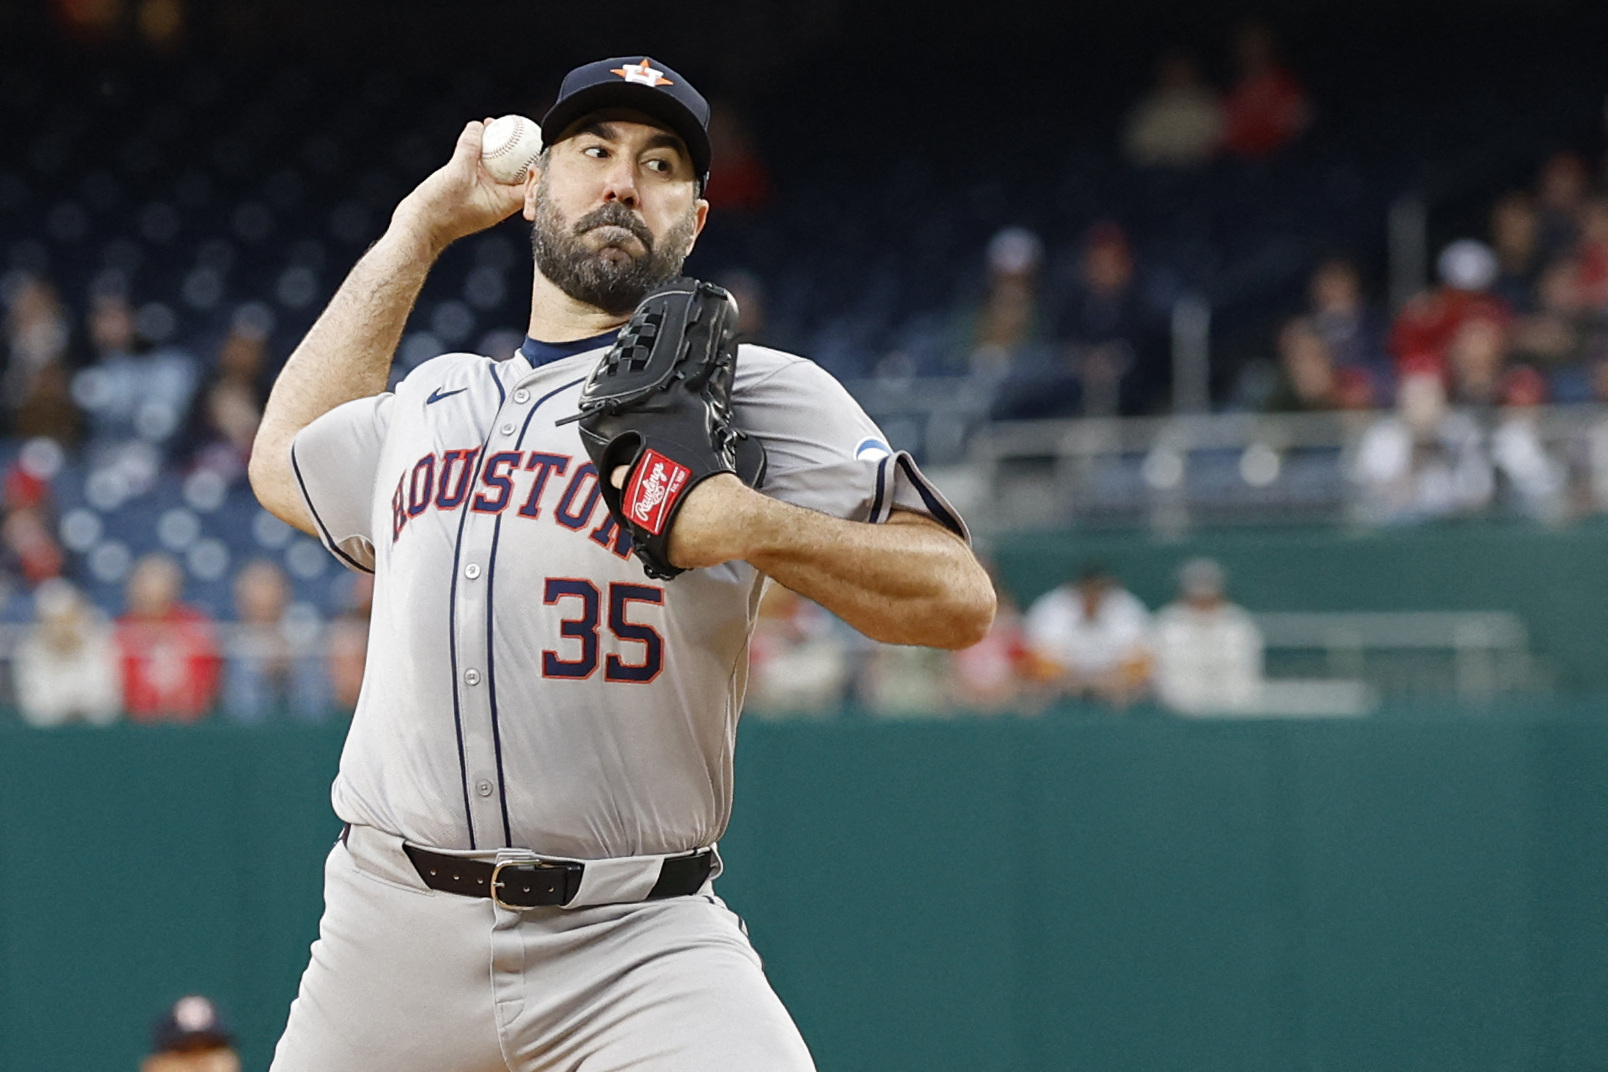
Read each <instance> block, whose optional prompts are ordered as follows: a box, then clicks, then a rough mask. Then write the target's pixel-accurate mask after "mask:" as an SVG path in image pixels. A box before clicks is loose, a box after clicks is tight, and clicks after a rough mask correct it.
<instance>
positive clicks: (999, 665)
mask: <svg viewBox="0 0 1608 1072" xmlns="http://www.w3.org/2000/svg"><path fill="white" fill-rule="evenodd" d="M998 588H999V586H998V585H996V586H995V589H996V594H997V597H998V600H999V609H998V610H997V611H996V612H995V614H994V624H993V626H992V627H990V628H989V630H988V635H987V636H986V637H984V638H983V639H982V640H981V641H979V642H978V643H976V644H973V645H972V646H971V647H969V648H965V649H963V650H961V651H957V652H955V653H954V654H953V656H952V657H951V658H950V660H949V694H950V696H951V697H952V698H953V699H954V702H955V703H956V704H957V705H958V706H960V707H962V708H965V709H966V710H968V711H974V712H978V713H983V714H994V713H997V712H1000V711H1010V710H1021V709H1022V707H1023V706H1024V705H1025V706H1027V707H1030V708H1031V707H1037V706H1038V701H1039V700H1041V699H1042V697H1041V695H1040V693H1041V692H1042V691H1043V690H1042V688H1041V686H1042V684H1043V681H1044V679H1046V678H1048V677H1051V676H1053V674H1054V673H1055V672H1056V671H1055V669H1054V668H1049V667H1042V666H1041V664H1040V663H1039V661H1038V660H1037V659H1036V658H1035V657H1034V655H1033V650H1032V648H1031V647H1030V646H1029V645H1028V642H1027V634H1026V632H1025V631H1024V626H1023V621H1022V612H1021V610H1020V609H1018V607H1017V606H1016V601H1015V600H1014V599H1012V598H1011V596H1010V593H1008V592H1004V591H999V590H998Z"/></svg>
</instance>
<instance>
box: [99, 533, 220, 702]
mask: <svg viewBox="0 0 1608 1072" xmlns="http://www.w3.org/2000/svg"><path fill="white" fill-rule="evenodd" d="M183 590H184V573H183V571H182V570H181V569H180V568H179V564H178V563H177V562H175V561H174V560H173V559H172V558H170V557H168V556H167V555H163V554H153V555H147V556H145V557H144V558H142V559H140V560H139V562H137V563H135V565H134V570H133V572H132V573H131V574H130V575H129V579H128V587H127V590H126V598H127V601H128V611H127V613H125V614H124V615H123V616H122V617H121V618H119V619H118V620H117V647H118V651H119V653H120V654H121V656H122V660H123V705H124V708H125V710H126V712H127V714H128V717H129V718H130V719H131V720H132V721H135V722H162V721H172V722H195V721H198V720H199V719H201V718H203V717H205V716H206V714H207V713H208V712H210V711H211V710H212V706H213V703H214V702H215V701H216V699H217V694H218V676H219V668H220V667H221V665H222V659H221V658H220V656H219V652H218V644H217V639H216V637H215V636H214V634H213V629H212V622H211V620H210V619H209V618H208V617H207V616H206V614H205V613H204V612H203V611H201V610H200V609H198V608H196V607H192V606H190V605H189V604H187V603H183V602H180V596H181V595H182V594H183Z"/></svg>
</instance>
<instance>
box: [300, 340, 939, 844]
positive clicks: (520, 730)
mask: <svg viewBox="0 0 1608 1072" xmlns="http://www.w3.org/2000/svg"><path fill="white" fill-rule="evenodd" d="M610 341H612V338H610V337H605V338H601V339H597V340H589V341H587V342H585V343H582V344H572V345H570V346H567V347H554V346H544V345H542V344H535V343H529V342H527V344H526V347H525V349H524V350H522V351H521V352H520V353H518V354H516V355H515V356H514V357H512V358H510V359H508V360H506V361H500V362H499V361H493V360H491V359H489V358H486V357H481V356H477V355H473V354H447V355H444V356H442V357H438V358H436V359H434V360H432V361H429V362H426V363H425V364H423V365H421V366H419V367H418V368H417V369H415V370H414V371H413V372H412V373H411V374H410V375H409V376H408V377H407V378H406V379H405V380H403V381H402V382H401V383H400V384H399V385H398V386H397V389H396V391H395V393H393V394H382V395H379V396H376V397H374V398H367V399H361V400H358V401H355V402H349V403H347V404H346V405H343V406H340V407H338V408H336V409H335V410H332V411H331V412H330V413H327V414H325V415H324V416H323V417H320V418H319V419H318V420H316V421H314V422H313V423H312V424H310V425H309V426H308V427H307V428H305V429H303V430H302V432H301V433H300V434H299V435H298V436H297V437H296V440H295V442H294V444H293V446H292V449H291V461H292V464H293V467H294V469H295V472H296V476H297V479H298V481H299V482H300V484H301V489H302V494H303V496H304V497H305V499H306V502H307V505H308V507H309V508H310V509H311V511H312V514H313V516H314V518H315V520H316V522H317V526H318V529H319V532H320V534H321V537H322V539H323V541H324V543H325V545H326V546H327V547H328V548H329V550H330V551H331V552H332V553H334V554H335V555H336V556H337V557H338V558H339V559H340V560H341V561H342V562H344V563H345V564H346V565H348V566H350V567H352V568H354V569H360V570H371V571H373V572H374V573H375V574H376V584H375V593H374V609H373V619H372V625H371V627H370V641H369V649H368V650H369V655H368V666H367V669H366V671H365V674H364V680H363V689H362V693H361V696H360V698H359V700H358V705H357V711H356V714H355V715H354V717H353V722H352V728H351V732H350V734H349V736H348V738H347V742H346V748H345V751H344V753H343V754H342V756H341V766H340V774H339V776H338V777H337V779H336V782H335V787H334V791H333V797H334V805H335V811H336V813H337V814H338V815H339V816H340V817H341V818H342V819H344V820H346V821H347V822H350V823H354V824H359V825H365V826H373V827H377V828H379V829H380V830H384V831H389V832H391V833H393V834H397V835H400V836H401V837H403V838H404V839H406V840H408V841H410V842H413V843H416V844H419V845H427V846H436V847H440V848H445V849H466V850H474V849H478V850H494V849H497V848H501V847H519V848H526V849H531V850H534V851H536V852H538V853H544V854H550V855H553V856H562V857H571V858H578V859H602V858H609V857H620V856H638V855H650V854H659V853H674V852H682V851H687V850H691V849H694V848H699V847H702V846H706V845H710V844H712V843H714V842H715V841H716V839H718V838H719V837H720V835H721V833H722V832H723V831H724V830H725V827H726V821H727V818H728V816H729V815H730V810H731V796H732V751H733V745H734V742H735V734H736V724H737V716H738V711H739V709H740V707H741V705H742V697H743V688H744V684H745V682H746V678H747V662H748V660H747V645H748V636H749V632H750V630H751V629H752V627H753V624H754V616H755V611H756V608H757V606H758V603H759V597H760V594H761V590H762V587H763V584H764V578H763V576H762V575H760V574H759V573H758V571H756V570H755V569H754V568H753V567H752V566H750V565H748V564H747V563H745V562H732V563H727V564H725V565H722V566H718V567H715V568H710V569H699V570H693V571H690V572H688V573H685V574H682V575H681V576H679V577H677V578H676V579H675V580H673V581H670V582H654V581H650V580H649V579H648V578H647V577H646V576H645V575H644V573H643V571H642V567H641V565H640V563H639V562H638V561H637V559H636V558H634V557H633V556H632V555H631V554H630V543H629V538H628V537H627V536H626V535H625V533H624V532H623V530H621V529H620V528H619V526H617V525H616V524H615V522H614V521H613V519H612V518H611V517H610V516H609V513H608V510H607V507H606V506H605V505H604V504H603V503H602V501H601V496H600V494H599V491H598V476H597V472H596V470H595V468H594V467H593V465H592V464H591V462H590V461H589V460H588V458H587V456H586V453H585V451H584V449H583V448H582V446H581V443H580V438H579V434H578V432H577V430H576V426H575V425H574V424H566V425H562V426H556V425H555V422H556V421H557V420H559V419H560V418H563V417H567V416H570V415H571V414H573V413H574V412H575V409H576V399H577V396H578V394H579V392H580V387H581V383H582V381H583V380H584V378H585V377H586V376H587V374H588V373H589V372H590V371H591V369H592V367H593V365H594V364H595V363H596V361H597V359H598V357H599V356H600V353H601V347H602V346H603V345H606V344H607V343H608V342H610ZM576 351H580V352H576ZM733 403H734V411H735V414H736V419H737V423H738V425H739V426H740V427H742V428H744V429H746V430H747V431H749V432H750V433H751V434H753V435H756V436H757V437H758V438H759V439H761V440H762V441H763V442H764V444H765V447H766V448H767V450H768V451H769V456H770V468H769V473H768V475H767V476H766V479H765V483H764V485H763V489H762V490H763V491H764V492H765V493H766V494H768V495H772V496H774V497H776V498H778V499H781V500H783V501H786V502H790V503H794V504H796V505H798V506H802V507H807V508H810V509H813V510H818V511H821V512H823V513H827V514H831V515H834V516H836V517H841V518H847V519H850V520H855V521H869V522H882V521H885V520H886V519H887V517H888V515H889V513H890V512H891V511H892V510H894V509H896V508H897V509H903V510H912V511H916V512H919V513H923V514H926V515H928V516H930V517H932V518H933V519H935V520H937V521H938V522H940V523H942V524H944V525H946V526H948V527H949V528H951V529H952V530H954V531H955V532H957V533H959V534H960V535H962V536H965V535H966V530H965V526H964V523H963V522H962V521H961V519H960V517H959V515H958V514H957V513H956V512H955V511H954V510H953V509H952V508H951V507H950V506H949V504H948V503H947V502H946V501H945V500H944V498H943V496H942V495H940V494H939V493H938V492H937V490H935V489H934V488H933V487H932V486H931V484H930V483H929V482H928V481H927V480H926V479H925V478H924V477H923V476H922V474H921V473H920V471H919V470H918V469H917V467H916V465H915V463H914V461H912V459H911V458H910V456H909V455H908V454H906V453H903V452H894V451H891V450H890V449H889V448H888V446H887V444H886V441H885V439H884V438H883V435H882V433H881V431H880V430H878V428H877V427H876V425H875V424H874V423H873V422H872V421H871V419H870V418H869V417H867V416H866V414H865V412H864V411H863V410H862V409H861V408H860V406H859V405H858V404H857V403H856V402H855V401H854V399H853V398H852V397H850V395H849V394H848V392H847V391H845V390H844V389H843V387H842V386H841V385H840V384H839V383H838V382H837V381H836V380H834V379H833V378H832V377H831V376H830V375H828V374H827V373H826V372H824V371H823V370H822V369H820V368H819V367H818V366H816V365H815V364H813V363H812V362H810V361H807V360H804V359H803V358H799V357H795V356H793V355H790V354H784V353H780V352H778V351H775V350H770V349H765V348H762V347H757V346H747V345H745V346H743V347H742V348H741V349H740V351H739V357H738V364H737V376H736V384H735V388H734V393H733Z"/></svg>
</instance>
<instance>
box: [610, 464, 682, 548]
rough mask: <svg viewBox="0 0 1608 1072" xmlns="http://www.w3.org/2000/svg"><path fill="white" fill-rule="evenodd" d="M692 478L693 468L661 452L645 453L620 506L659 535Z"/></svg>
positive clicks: (635, 520)
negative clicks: (676, 461) (680, 463)
mask: <svg viewBox="0 0 1608 1072" xmlns="http://www.w3.org/2000/svg"><path fill="white" fill-rule="evenodd" d="M691 475H692V470H691V469H688V468H687V467H686V466H684V465H678V464H676V463H675V462H673V461H671V460H670V459H669V458H666V457H665V456H664V455H663V454H660V453H659V452H658V451H656V450H646V451H643V452H642V460H641V461H640V462H638V463H637V467H636V472H635V473H634V474H632V476H631V483H630V484H628V485H627V486H626V489H625V498H624V500H623V502H622V503H621V505H622V506H623V507H624V508H625V513H626V516H627V517H629V518H630V519H631V520H632V521H634V522H636V523H637V524H638V525H641V526H642V527H643V528H645V529H647V530H648V531H649V532H651V533H652V534H653V535H655V536H657V535H659V534H660V533H661V532H663V531H664V523H665V519H666V518H668V517H669V516H670V508H671V507H672V506H674V505H675V503H676V499H678V498H680V497H681V492H682V489H684V488H685V487H686V486H687V478H688V477H690V476H691Z"/></svg>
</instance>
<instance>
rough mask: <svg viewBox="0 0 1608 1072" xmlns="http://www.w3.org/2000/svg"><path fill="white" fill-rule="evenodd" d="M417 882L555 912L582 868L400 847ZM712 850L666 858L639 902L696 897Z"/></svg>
mask: <svg viewBox="0 0 1608 1072" xmlns="http://www.w3.org/2000/svg"><path fill="white" fill-rule="evenodd" d="M402 851H403V852H405V853H407V854H408V859H409V860H411V861H413V867H414V870H416V871H418V872H419V878H420V879H422V880H423V881H424V884H425V885H426V886H429V887H430V888H431V889H432V890H441V891H442V892H444V893H458V894H463V895H464V896H466V897H490V898H491V899H492V900H493V901H495V902H497V904H499V905H501V906H502V907H504V908H516V909H517V908H542V907H553V908H558V907H562V906H564V905H567V904H569V903H570V902H571V901H573V900H574V899H575V894H576V893H577V892H578V891H579V890H580V888H581V876H582V875H583V874H585V872H586V865H585V864H584V863H580V862H579V861H573V860H504V861H502V862H500V863H493V862H491V861H488V860H470V859H466V858H464V857H462V856H445V855H443V854H441V853H439V852H430V851H429V850H428V849H421V848H419V847H418V846H416V845H403V846H402ZM714 865H715V853H714V850H713V849H699V850H698V851H697V852H694V853H691V854H690V855H687V856H667V857H665V859H664V862H663V863H661V864H660V865H659V880H658V881H657V882H655V883H654V885H653V889H652V890H650V891H649V892H648V895H647V896H646V897H644V898H643V900H645V901H660V900H663V899H664V898H666V897H683V896H686V895H687V894H692V893H697V892H698V891H699V890H700V889H702V888H703V884H704V883H705V882H706V881H708V879H709V872H710V871H711V870H713V869H714Z"/></svg>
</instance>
